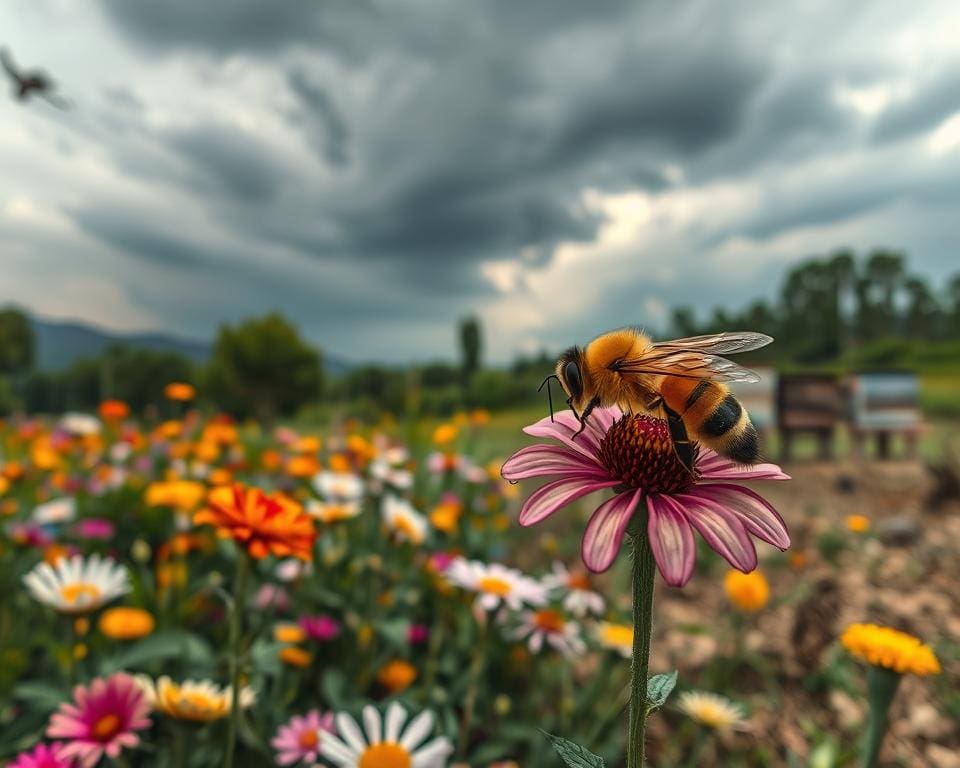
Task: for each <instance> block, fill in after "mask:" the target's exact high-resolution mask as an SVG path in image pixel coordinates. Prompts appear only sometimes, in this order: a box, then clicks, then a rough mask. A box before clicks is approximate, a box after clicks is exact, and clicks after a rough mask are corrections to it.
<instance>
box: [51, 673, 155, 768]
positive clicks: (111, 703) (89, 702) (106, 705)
mask: <svg viewBox="0 0 960 768" xmlns="http://www.w3.org/2000/svg"><path fill="white" fill-rule="evenodd" d="M73 700H74V703H73V704H70V703H63V704H61V705H60V710H59V711H58V712H55V713H54V714H53V716H52V717H51V718H50V725H49V726H48V727H47V736H49V737H51V738H58V739H64V740H65V741H66V744H65V745H63V746H62V747H61V748H60V750H59V751H58V752H57V757H59V758H60V759H61V760H68V759H76V760H78V761H79V762H80V765H81V766H82V767H83V768H91V766H93V765H95V764H96V763H97V761H98V760H100V758H101V757H103V755H104V754H106V755H107V757H110V758H113V759H116V757H117V756H118V755H119V754H120V752H121V751H122V750H123V749H124V748H125V747H126V748H133V747H136V746H137V744H139V743H140V737H139V736H137V734H136V733H134V731H140V730H143V729H144V728H149V727H150V719H149V718H148V717H147V715H149V714H150V703H149V702H148V701H147V699H146V697H145V696H144V694H143V691H141V689H140V688H139V686H138V685H137V684H136V682H134V679H133V678H132V677H131V676H130V675H128V674H126V673H123V672H118V673H117V674H115V675H111V676H110V677H108V678H102V677H98V678H96V679H94V680H93V681H92V682H91V683H90V685H89V686H87V687H86V688H85V687H84V686H82V685H78V686H77V687H76V688H74V689H73Z"/></svg>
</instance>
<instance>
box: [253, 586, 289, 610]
mask: <svg viewBox="0 0 960 768" xmlns="http://www.w3.org/2000/svg"><path fill="white" fill-rule="evenodd" d="M253 603H254V605H256V606H257V610H258V611H265V610H267V609H268V608H269V609H272V610H277V611H281V612H282V611H285V610H287V609H288V608H289V607H290V594H289V593H288V592H287V590H286V589H284V588H283V587H281V586H280V585H278V584H264V585H263V586H261V587H260V589H258V590H257V594H256V595H255V596H254V598H253Z"/></svg>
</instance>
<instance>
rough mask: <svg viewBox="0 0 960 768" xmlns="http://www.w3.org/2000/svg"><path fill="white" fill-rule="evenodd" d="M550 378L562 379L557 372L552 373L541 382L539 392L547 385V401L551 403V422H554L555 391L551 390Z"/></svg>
mask: <svg viewBox="0 0 960 768" xmlns="http://www.w3.org/2000/svg"><path fill="white" fill-rule="evenodd" d="M550 379H556V380H557V381H560V379H559V377H558V376H557V374H555V373H551V374H550V375H549V376H547V378H545V379H544V380H543V381H541V382H540V386H539V387H537V392H539V391H540V390H542V389H543V385H544V384H546V385H547V401H548V402H549V403H550V422H551V423H552V422H553V392H552V391H551V390H550Z"/></svg>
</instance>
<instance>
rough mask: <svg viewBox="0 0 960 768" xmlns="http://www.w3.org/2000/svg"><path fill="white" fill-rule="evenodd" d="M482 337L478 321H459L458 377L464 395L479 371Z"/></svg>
mask: <svg viewBox="0 0 960 768" xmlns="http://www.w3.org/2000/svg"><path fill="white" fill-rule="evenodd" d="M482 335H483V334H482V331H481V329H480V321H479V320H478V319H477V318H476V317H466V318H464V319H463V320H461V321H460V375H461V384H462V386H463V391H464V393H466V392H467V391H468V390H469V388H470V381H471V379H473V375H474V374H475V373H476V372H477V371H478V370H480V355H481V354H482V351H483V340H482Z"/></svg>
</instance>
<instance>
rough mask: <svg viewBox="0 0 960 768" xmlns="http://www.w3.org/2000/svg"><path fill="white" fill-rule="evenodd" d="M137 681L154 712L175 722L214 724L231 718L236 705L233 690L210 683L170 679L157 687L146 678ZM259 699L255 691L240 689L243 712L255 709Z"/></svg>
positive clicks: (166, 678)
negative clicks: (255, 702) (254, 705)
mask: <svg viewBox="0 0 960 768" xmlns="http://www.w3.org/2000/svg"><path fill="white" fill-rule="evenodd" d="M135 680H136V682H137V685H138V686H139V687H140V689H141V690H142V691H143V693H144V695H145V696H146V698H147V701H149V702H150V704H151V705H152V707H153V709H155V710H156V711H158V712H162V713H163V714H164V715H166V716H167V717H172V718H173V719H175V720H188V721H190V722H194V723H210V722H213V721H214V720H219V719H220V718H222V717H226V716H227V715H228V714H230V705H231V703H232V701H233V691H232V689H231V688H230V686H227V687H226V688H223V689H221V688H220V686H218V685H215V684H214V683H213V682H212V681H210V680H184V681H183V682H182V683H175V682H173V681H172V680H171V679H170V678H169V677H166V676H164V677H160V678H158V679H157V682H156V683H154V682H153V681H152V680H151V679H150V678H149V677H147V676H146V675H137V676H136V678H135ZM255 699H256V696H255V694H254V692H253V690H252V689H250V688H247V687H244V688H241V689H240V709H246V708H247V707H250V706H252V705H253V702H254V701H255Z"/></svg>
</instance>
